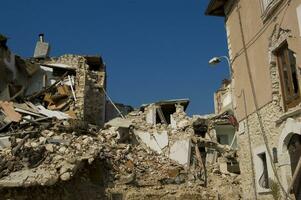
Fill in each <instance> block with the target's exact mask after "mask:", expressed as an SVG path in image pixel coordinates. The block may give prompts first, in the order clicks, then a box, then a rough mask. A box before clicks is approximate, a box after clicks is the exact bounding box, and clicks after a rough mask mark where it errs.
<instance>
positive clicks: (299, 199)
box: [287, 134, 301, 200]
mask: <svg viewBox="0 0 301 200" xmlns="http://www.w3.org/2000/svg"><path fill="white" fill-rule="evenodd" d="M287 150H288V153H289V157H290V161H291V172H292V174H294V173H295V170H296V167H297V165H298V162H299V159H300V156H301V135H298V134H294V135H292V137H291V139H290V141H289V143H288V145H287ZM293 193H294V195H295V198H296V200H301V173H300V172H299V173H298V175H297V178H296V181H295V183H294V185H293Z"/></svg>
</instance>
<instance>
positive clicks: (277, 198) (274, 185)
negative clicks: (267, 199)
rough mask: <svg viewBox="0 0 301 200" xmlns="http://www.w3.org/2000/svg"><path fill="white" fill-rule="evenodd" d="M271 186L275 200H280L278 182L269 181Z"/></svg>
mask: <svg viewBox="0 0 301 200" xmlns="http://www.w3.org/2000/svg"><path fill="white" fill-rule="evenodd" d="M269 186H270V189H271V192H272V196H273V198H274V200H280V199H281V194H280V186H279V184H278V183H277V182H276V181H274V180H273V179H269Z"/></svg>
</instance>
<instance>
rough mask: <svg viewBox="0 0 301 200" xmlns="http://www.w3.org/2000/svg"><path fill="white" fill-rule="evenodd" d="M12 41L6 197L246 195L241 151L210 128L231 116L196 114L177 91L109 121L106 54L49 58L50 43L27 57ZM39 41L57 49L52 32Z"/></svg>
mask: <svg viewBox="0 0 301 200" xmlns="http://www.w3.org/2000/svg"><path fill="white" fill-rule="evenodd" d="M0 39H1V38H0ZM0 42H1V41H0ZM3 44H5V43H1V45H2V46H1V45H0V58H2V57H1V55H5V56H4V59H3V60H4V62H3V63H4V64H3V63H2V60H0V71H1V73H2V71H7V73H8V76H7V77H4V78H3V79H0V83H1V84H0V196H1V197H4V198H5V199H85V198H87V197H88V198H91V199H114V200H115V199H141V198H146V199H164V198H167V199H168V198H178V199H201V198H204V199H214V198H216V197H218V198H222V197H227V198H231V199H239V198H240V188H239V175H238V174H239V171H237V170H231V169H233V166H232V165H233V164H237V155H236V151H235V150H233V149H232V148H230V147H229V146H227V145H222V144H219V143H218V142H217V140H216V139H215V138H214V137H213V136H212V135H211V132H210V131H211V129H212V128H213V126H214V123H216V122H220V121H224V120H229V121H232V122H233V125H234V126H236V124H235V123H234V122H235V120H234V119H233V117H231V115H228V114H224V115H221V116H194V117H189V116H187V114H186V113H185V110H186V108H187V106H188V104H189V100H188V99H176V100H168V101H160V102H156V103H151V104H145V105H142V106H141V107H140V108H139V109H137V110H135V111H132V112H130V113H129V114H127V115H126V116H124V115H122V114H121V117H120V118H114V119H113V120H110V121H109V122H107V123H106V124H105V115H106V111H105V108H106V107H105V105H106V97H105V95H106V92H105V85H106V84H105V77H106V74H105V65H104V63H103V61H102V59H101V58H100V57H97V56H74V55H65V56H61V57H59V58H48V57H47V55H48V53H49V52H48V50H45V52H44V53H43V51H39V50H36V52H35V55H36V56H37V57H35V58H34V59H29V60H23V59H21V58H18V60H19V61H18V63H23V64H22V65H20V64H18V63H17V64H15V62H14V61H12V60H16V58H17V57H16V56H15V55H13V54H12V53H11V52H10V51H9V50H8V48H7V47H5V46H4V45H3ZM38 47H47V48H48V46H47V45H46V44H44V41H43V38H42V39H41V41H39V43H38V44H37V48H38ZM1 53H4V54H1ZM9 58H10V61H11V62H8V60H9ZM24 69H26V71H28V72H30V74H24V72H23V70H24ZM1 73H0V76H1ZM2 82H4V83H3V84H2ZM111 104H112V105H114V103H113V102H111ZM114 107H117V106H114ZM117 110H118V109H117ZM117 113H121V112H120V111H118V112H117ZM111 116H113V115H111ZM78 183H80V184H78ZM87 185H89V188H87ZM83 188H84V189H83ZM66 192H67V193H68V195H67V194H66ZM42 194H45V195H42Z"/></svg>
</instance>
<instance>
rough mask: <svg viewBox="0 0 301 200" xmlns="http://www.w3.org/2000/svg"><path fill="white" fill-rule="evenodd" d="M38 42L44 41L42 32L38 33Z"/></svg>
mask: <svg viewBox="0 0 301 200" xmlns="http://www.w3.org/2000/svg"><path fill="white" fill-rule="evenodd" d="M39 39H40V42H44V33H40V34H39Z"/></svg>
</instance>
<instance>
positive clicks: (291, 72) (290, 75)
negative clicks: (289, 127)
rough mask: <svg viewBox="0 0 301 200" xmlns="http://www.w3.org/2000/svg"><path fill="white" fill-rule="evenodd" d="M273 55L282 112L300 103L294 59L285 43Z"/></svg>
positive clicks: (300, 97) (292, 53)
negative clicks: (281, 100) (282, 106)
mask: <svg viewBox="0 0 301 200" xmlns="http://www.w3.org/2000/svg"><path fill="white" fill-rule="evenodd" d="M275 55H276V57H277V65H278V70H279V76H280V83H281V91H282V96H283V105H284V110H285V111H287V110H288V109H289V108H292V107H295V106H296V105H298V104H299V103H300V102H301V96H300V86H299V80H298V72H297V67H296V58H295V54H294V52H293V51H291V50H290V49H289V48H288V44H287V42H285V43H284V44H283V45H282V46H280V47H279V48H278V49H277V50H276V51H275Z"/></svg>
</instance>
